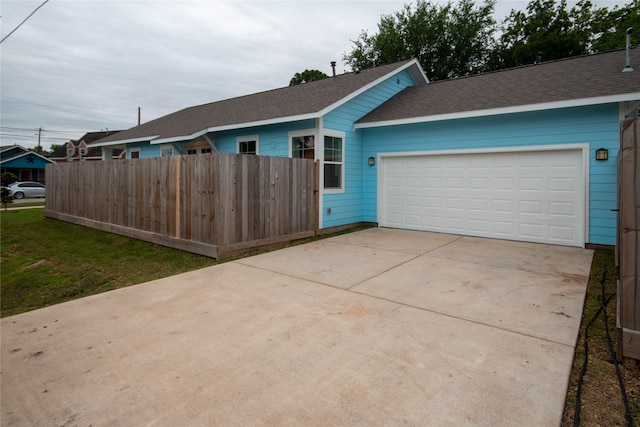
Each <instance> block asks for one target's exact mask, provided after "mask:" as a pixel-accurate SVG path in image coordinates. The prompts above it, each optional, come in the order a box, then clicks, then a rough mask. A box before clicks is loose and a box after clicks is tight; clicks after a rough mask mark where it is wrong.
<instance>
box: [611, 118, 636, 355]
mask: <svg viewBox="0 0 640 427" xmlns="http://www.w3.org/2000/svg"><path fill="white" fill-rule="evenodd" d="M618 208H619V210H620V211H619V215H618V264H619V267H620V277H619V281H618V315H617V327H618V349H617V350H618V358H619V359H622V357H628V358H632V359H640V277H639V275H640V233H639V232H638V227H639V225H640V119H638V118H634V119H629V120H625V121H624V122H623V123H622V128H621V135H620V152H619V154H618Z"/></svg>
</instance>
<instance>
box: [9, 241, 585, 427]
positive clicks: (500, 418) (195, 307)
mask: <svg viewBox="0 0 640 427" xmlns="http://www.w3.org/2000/svg"><path fill="white" fill-rule="evenodd" d="M591 258H592V252H591V251H589V250H582V249H577V248H566V247H557V246H547V245H539V244H528V243H519V242H506V241H498V240H487V239H479V238H471V237H461V236H451V235H444V234H434V233H422V232H412V231H401V230H390V229H368V230H364V231H360V232H357V233H352V234H346V235H342V236H339V237H334V238H330V239H326V240H321V241H317V242H314V243H309V244H305V245H301V246H296V247H291V248H287V249H283V250H279V251H275V252H271V253H267V254H262V255H258V256H254V257H251V258H245V259H241V260H237V261H233V262H229V263H225V264H221V265H217V266H213V267H209V268H205V269H202V270H197V271H193V272H189V273H185V274H181V275H178V276H173V277H169V278H166V279H162V280H156V281H153V282H149V283H144V284H141V285H137V286H133V287H129V288H125V289H120V290H117V291H113V292H108V293H105V294H101V295H96V296H93V297H88V298H83V299H80V300H76V301H72V302H69V303H65V304H60V305H56V306H52V307H48V308H45V309H41V310H36V311H33V312H29V313H25V314H21V315H17V316H12V317H7V318H4V319H2V322H1V327H2V349H1V352H2V353H1V354H2V374H1V380H2V384H1V386H2V389H1V392H2V394H1V411H2V412H1V414H0V416H1V418H0V419H1V424H2V425H5V426H11V425H42V426H53V425H56V426H63V425H64V426H67V425H79V426H89V425H92V426H101V425H105V426H106V425H109V426H114V425H123V426H124V425H127V426H129V425H160V426H176V425H207V426H208V425H235V426H250V425H264V426H271V425H285V426H287V425H288V426H294V425H295V426H298V425H309V426H329V425H344V426H352V425H361V426H375V425H380V426H396V425H413V426H418V425H419V426H424V425H436V426H461V425H487V426H489V425H491V426H514V425H518V426H525V425H530V426H557V425H559V423H560V420H561V416H562V411H563V407H564V399H565V394H566V389H567V384H568V379H569V371H570V369H571V364H572V359H573V353H574V346H575V343H576V338H577V334H578V330H579V326H580V317H581V313H582V305H583V301H584V295H585V290H586V283H587V280H588V275H589V268H590V264H591Z"/></svg>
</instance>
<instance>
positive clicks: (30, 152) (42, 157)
mask: <svg viewBox="0 0 640 427" xmlns="http://www.w3.org/2000/svg"><path fill="white" fill-rule="evenodd" d="M16 146H17V147H20V148H22V149H23V150H25V148H24V147H22V146H21V145H17V144H16ZM11 148H15V147H14V146H12V147H11ZM4 151H6V150H2V152H4ZM29 154H33V155H36V156H38V157H40V158H41V159H42V160H44V161H45V162H49V163H55V161H54V160H51V159H49V158H47V157H44V156H43V155H41V154H38V153H36V152H35V151H29V150H27V151H25V152H24V153H22V154H20V155H18V156H14V157H11V158H9V159H2V161H0V163H7V162H11V161H13V160H15V159H20V158H22V157H24V156H28V155H29Z"/></svg>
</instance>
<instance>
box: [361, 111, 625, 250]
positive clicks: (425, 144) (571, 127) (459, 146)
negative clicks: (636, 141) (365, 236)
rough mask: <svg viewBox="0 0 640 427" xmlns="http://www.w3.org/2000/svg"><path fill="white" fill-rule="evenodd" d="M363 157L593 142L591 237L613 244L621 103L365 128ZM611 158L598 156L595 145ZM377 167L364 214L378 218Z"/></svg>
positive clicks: (367, 180)
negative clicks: (604, 150) (380, 154)
mask: <svg viewBox="0 0 640 427" xmlns="http://www.w3.org/2000/svg"><path fill="white" fill-rule="evenodd" d="M362 131H363V134H364V137H363V138H364V141H365V144H364V145H365V147H366V150H365V153H364V155H363V159H362V162H364V161H365V160H364V158H365V157H368V156H369V155H374V153H375V154H376V155H377V154H378V153H394V152H425V151H440V150H460V151H461V152H463V151H464V150H474V149H484V148H499V147H505V148H506V147H513V148H515V149H517V148H518V147H535V146H541V147H542V146H553V145H567V144H588V146H589V165H588V167H589V176H588V184H589V193H588V198H589V210H588V215H587V218H588V223H589V230H588V234H587V236H586V240H587V243H594V244H606V245H615V242H616V214H615V212H613V211H612V210H613V209H616V206H617V201H616V197H617V196H616V194H617V184H616V183H617V175H616V173H617V172H616V170H617V169H616V156H617V152H618V146H619V109H618V104H617V103H611V104H604V105H596V106H587V107H574V108H566V109H556V110H546V111H535V112H529V113H516V114H505V115H497V116H489V117H475V118H465V119H457V120H447V121H440V122H429V123H421V124H408V125H398V126H387V127H380V128H369V129H362ZM601 147H602V148H607V149H608V150H609V160H608V161H605V162H599V161H596V160H595V150H596V149H598V148H601ZM376 172H377V167H375V168H365V170H364V189H363V220H365V221H373V222H375V221H377V215H378V212H377V191H378V189H377V175H376Z"/></svg>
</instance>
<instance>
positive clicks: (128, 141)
mask: <svg viewBox="0 0 640 427" xmlns="http://www.w3.org/2000/svg"><path fill="white" fill-rule="evenodd" d="M158 136H160V135H154V136H140V137H138V138H131V139H121V140H119V141H109V142H103V143H100V142H99V141H98V142H95V143H93V142H92V143H91V144H89V145H88V147H108V146H110V145H122V144H131V143H134V142H146V141H151V140H153V139H155V138H157V137H158Z"/></svg>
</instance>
